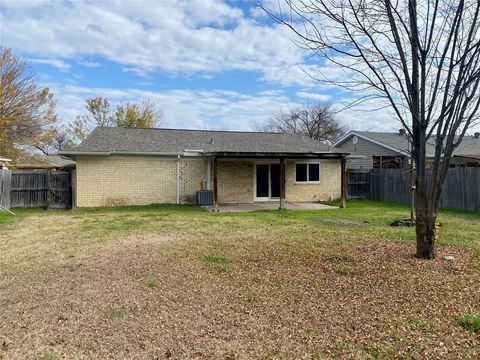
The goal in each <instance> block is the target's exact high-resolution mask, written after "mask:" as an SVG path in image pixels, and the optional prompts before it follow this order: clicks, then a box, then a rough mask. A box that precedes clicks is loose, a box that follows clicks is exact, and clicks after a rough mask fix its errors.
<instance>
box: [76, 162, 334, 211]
mask: <svg viewBox="0 0 480 360" xmlns="http://www.w3.org/2000/svg"><path fill="white" fill-rule="evenodd" d="M254 164H255V163H254V161H244V160H239V161H222V160H219V161H218V172H217V180H218V202H219V203H249V202H252V201H254V185H253V184H254V179H253V177H254V166H255V165H254ZM176 166H177V160H176V159H175V158H170V159H167V158H162V157H153V156H152V157H135V156H123V157H120V156H110V157H97V156H96V157H79V158H77V206H79V207H82V206H83V207H85V206H108V205H130V204H131V205H143V204H152V203H175V202H176ZM207 167H208V161H207V160H200V159H188V160H184V159H182V160H181V161H180V202H181V203H195V192H196V191H197V190H200V188H201V182H203V181H204V180H206V178H207V173H208V172H207ZM285 171H286V174H285V175H286V197H287V200H288V201H319V200H329V199H336V198H340V195H341V168H340V160H321V161H320V183H319V184H296V183H295V162H294V161H287V162H286V169H285ZM212 185H213V184H212Z"/></svg>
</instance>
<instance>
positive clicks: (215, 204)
mask: <svg viewBox="0 0 480 360" xmlns="http://www.w3.org/2000/svg"><path fill="white" fill-rule="evenodd" d="M217 166H218V162H217V157H216V156H213V211H216V210H217Z"/></svg>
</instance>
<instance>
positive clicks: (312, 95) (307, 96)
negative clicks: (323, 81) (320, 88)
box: [295, 91, 332, 101]
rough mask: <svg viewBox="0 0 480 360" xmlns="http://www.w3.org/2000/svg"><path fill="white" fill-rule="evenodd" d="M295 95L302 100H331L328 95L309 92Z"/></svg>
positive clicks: (299, 92)
mask: <svg viewBox="0 0 480 360" xmlns="http://www.w3.org/2000/svg"><path fill="white" fill-rule="evenodd" d="M295 95H297V96H298V97H299V98H302V99H308V100H315V101H329V100H331V99H332V97H331V96H330V95H325V94H317V93H313V92H309V91H297V92H296V93H295Z"/></svg>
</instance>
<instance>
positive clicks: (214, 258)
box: [203, 254, 230, 264]
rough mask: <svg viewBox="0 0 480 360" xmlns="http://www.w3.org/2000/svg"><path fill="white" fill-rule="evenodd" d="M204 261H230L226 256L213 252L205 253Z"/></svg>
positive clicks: (212, 262)
mask: <svg viewBox="0 0 480 360" xmlns="http://www.w3.org/2000/svg"><path fill="white" fill-rule="evenodd" d="M203 261H205V262H207V263H211V264H228V263H229V262H230V260H229V259H228V258H227V257H226V256H223V255H213V254H209V255H205V256H204V257H203Z"/></svg>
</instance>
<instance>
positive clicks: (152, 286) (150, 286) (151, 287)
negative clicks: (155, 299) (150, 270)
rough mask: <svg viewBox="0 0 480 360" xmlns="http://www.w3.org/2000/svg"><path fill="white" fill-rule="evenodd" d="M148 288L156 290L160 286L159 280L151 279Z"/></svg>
mask: <svg viewBox="0 0 480 360" xmlns="http://www.w3.org/2000/svg"><path fill="white" fill-rule="evenodd" d="M147 286H148V287H149V288H150V289H154V288H156V287H157V286H158V284H157V280H155V279H149V280H148V281H147Z"/></svg>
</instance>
